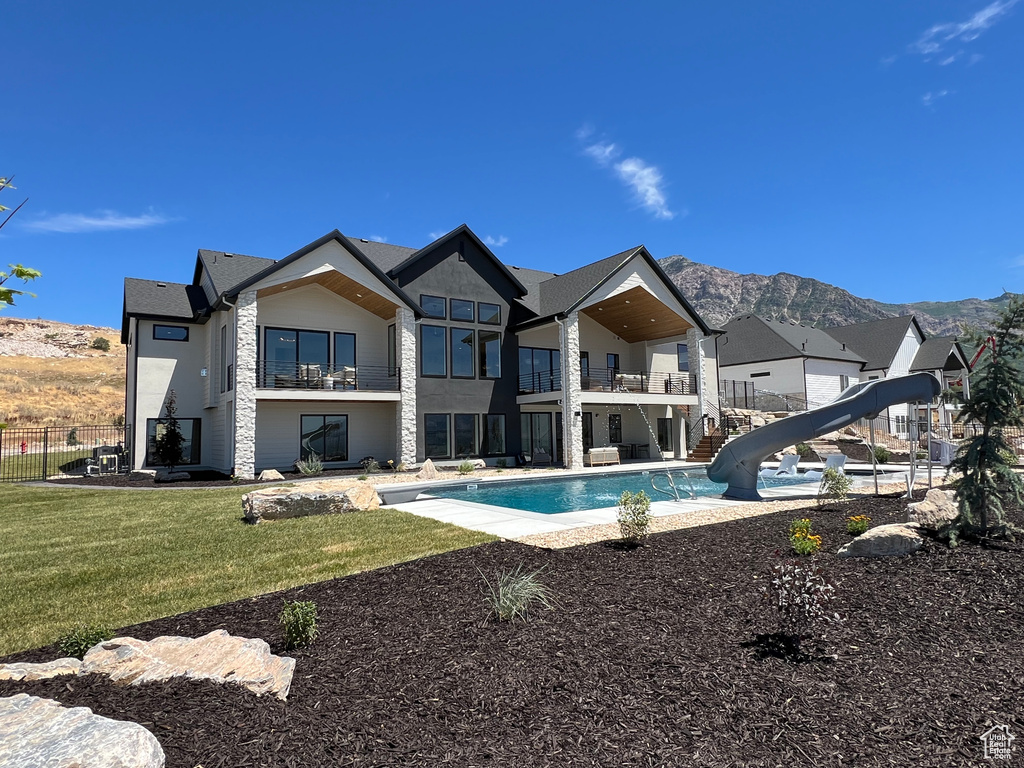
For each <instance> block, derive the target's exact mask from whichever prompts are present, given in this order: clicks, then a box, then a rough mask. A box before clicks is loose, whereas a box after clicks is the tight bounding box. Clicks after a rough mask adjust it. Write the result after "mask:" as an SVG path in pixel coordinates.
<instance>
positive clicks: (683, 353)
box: [676, 344, 690, 373]
mask: <svg viewBox="0 0 1024 768" xmlns="http://www.w3.org/2000/svg"><path fill="white" fill-rule="evenodd" d="M684 361H685V363H684ZM684 365H685V367H684ZM676 367H677V368H678V369H679V373H689V372H690V345H689V344H676Z"/></svg>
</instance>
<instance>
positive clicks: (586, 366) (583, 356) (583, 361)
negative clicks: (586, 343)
mask: <svg viewBox="0 0 1024 768" xmlns="http://www.w3.org/2000/svg"><path fill="white" fill-rule="evenodd" d="M589 375H590V353H589V352H580V376H589Z"/></svg>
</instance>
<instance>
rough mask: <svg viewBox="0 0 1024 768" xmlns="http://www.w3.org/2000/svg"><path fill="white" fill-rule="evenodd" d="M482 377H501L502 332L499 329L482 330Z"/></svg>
mask: <svg viewBox="0 0 1024 768" xmlns="http://www.w3.org/2000/svg"><path fill="white" fill-rule="evenodd" d="M477 336H478V338H479V342H480V377H481V378H483V379H500V378H501V334H500V333H498V332H497V331H480V332H479V333H478V334H477Z"/></svg>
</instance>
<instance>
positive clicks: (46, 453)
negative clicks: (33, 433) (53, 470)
mask: <svg viewBox="0 0 1024 768" xmlns="http://www.w3.org/2000/svg"><path fill="white" fill-rule="evenodd" d="M49 458H50V428H49V427H43V476H42V478H40V479H42V480H46V474H47V466H46V465H47V463H48V461H49Z"/></svg>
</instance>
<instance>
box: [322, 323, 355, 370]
mask: <svg viewBox="0 0 1024 768" xmlns="http://www.w3.org/2000/svg"><path fill="white" fill-rule="evenodd" d="M339 336H351V337H352V367H356V366H358V365H359V335H358V334H357V333H355V331H331V346H330V349H328V350H327V353H328V355H329V356H330V358H331V364H330V370H331V371H338V370H340V368H339V367H338V337H339Z"/></svg>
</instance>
